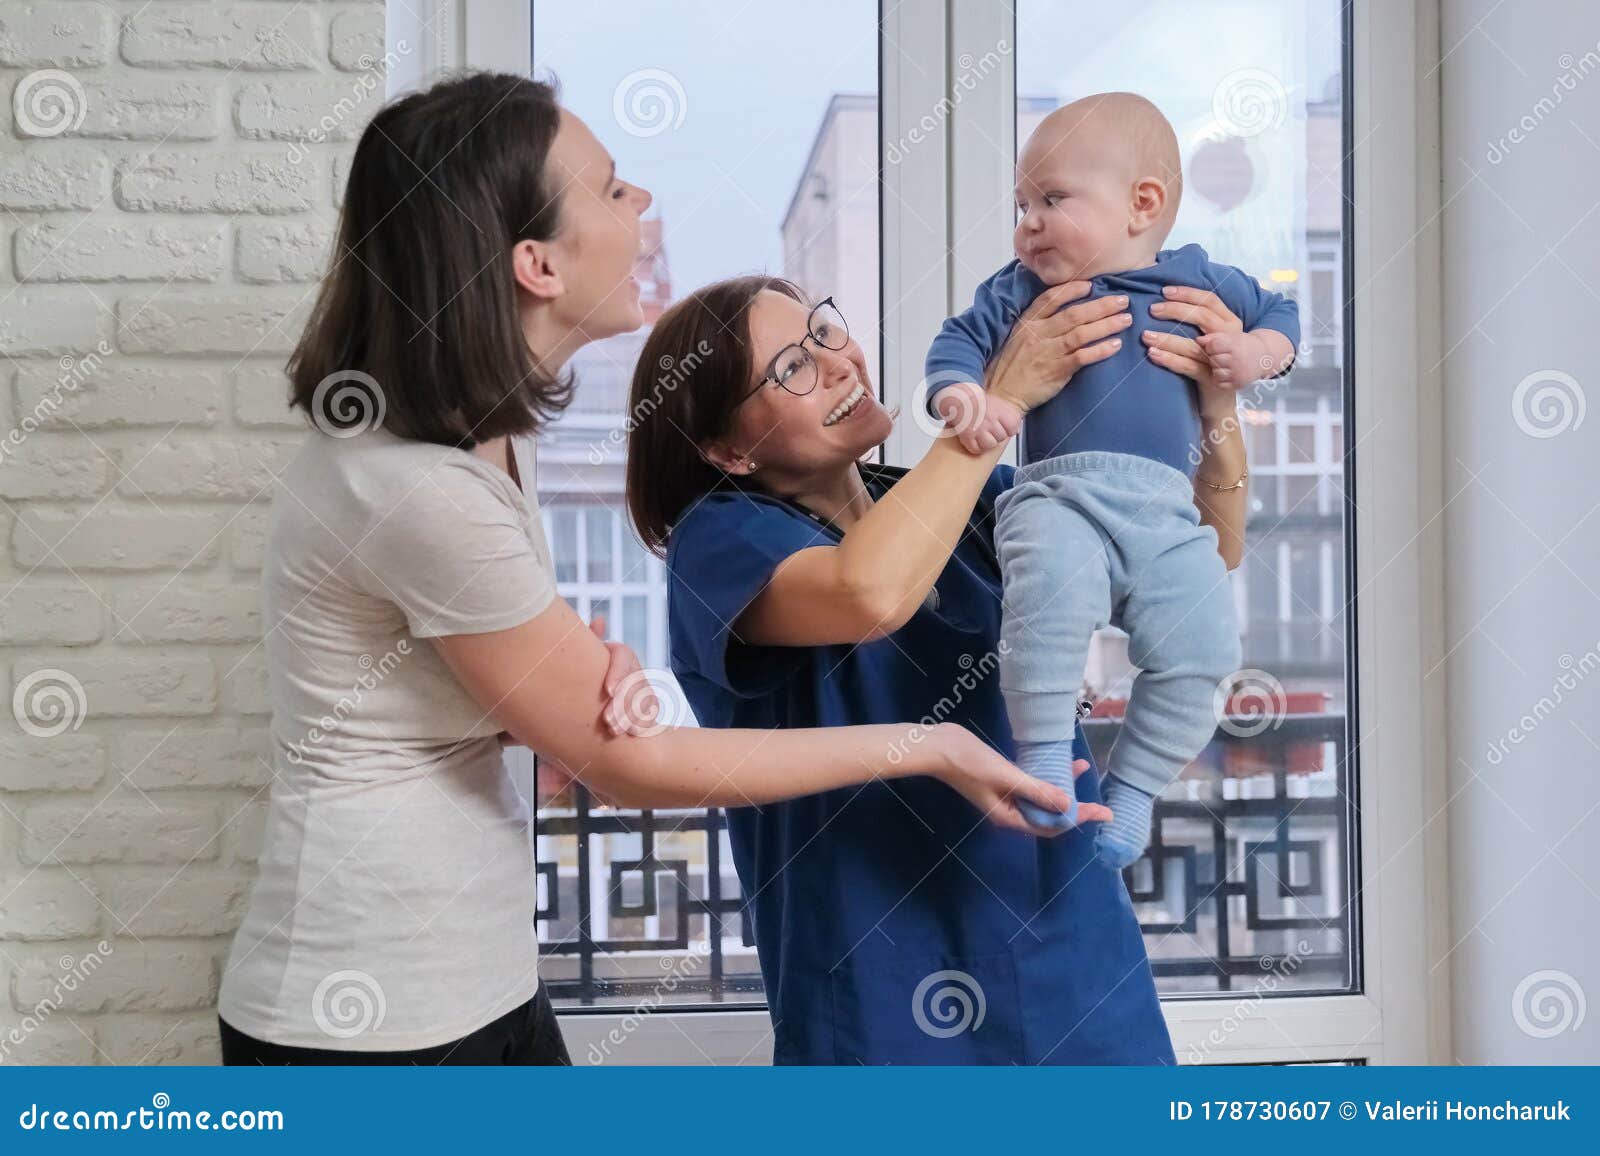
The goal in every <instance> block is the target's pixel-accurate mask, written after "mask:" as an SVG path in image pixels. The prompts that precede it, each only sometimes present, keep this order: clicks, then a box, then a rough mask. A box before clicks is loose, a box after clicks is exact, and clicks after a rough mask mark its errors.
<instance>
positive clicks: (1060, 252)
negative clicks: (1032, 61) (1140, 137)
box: [1012, 125, 1130, 285]
mask: <svg viewBox="0 0 1600 1156" xmlns="http://www.w3.org/2000/svg"><path fill="white" fill-rule="evenodd" d="M1126 167H1127V162H1126V159H1125V157H1124V156H1122V155H1119V150H1118V149H1117V148H1116V147H1115V145H1114V143H1113V142H1110V141H1107V140H1104V139H1101V134H1099V133H1096V132H1094V131H1093V130H1091V129H1089V128H1088V127H1087V126H1082V125H1080V126H1078V128H1077V129H1076V130H1073V131H1066V132H1048V131H1046V130H1044V129H1043V128H1042V127H1041V130H1040V131H1038V132H1035V133H1034V135H1033V136H1032V137H1030V138H1029V139H1028V142H1027V144H1025V145H1024V146H1023V149H1022V153H1021V155H1020V156H1018V158H1017V188H1016V198H1017V228H1016V232H1015V233H1014V234H1013V236H1012V246H1013V248H1014V249H1015V250H1016V254H1017V259H1018V260H1019V261H1021V262H1022V263H1023V265H1025V266H1027V268H1029V269H1030V270H1032V271H1033V272H1034V273H1035V274H1036V275H1037V276H1038V277H1039V279H1040V280H1041V281H1043V282H1045V284H1047V285H1060V284H1062V283H1063V282H1066V281H1071V280H1073V279H1075V278H1079V277H1093V276H1095V275H1096V274H1099V273H1110V272H1116V271H1119V270H1120V269H1122V268H1124V267H1125V266H1124V265H1123V264H1122V263H1121V262H1122V261H1123V259H1124V254H1125V252H1126V250H1127V243H1128V235H1129V234H1128V222H1129V203H1130V202H1129V196H1130V184H1129V182H1128V180H1127V179H1126V178H1125V174H1126Z"/></svg>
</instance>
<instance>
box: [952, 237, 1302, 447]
mask: <svg viewBox="0 0 1600 1156" xmlns="http://www.w3.org/2000/svg"><path fill="white" fill-rule="evenodd" d="M1167 285H1188V286H1191V287H1193V288H1196V289H1210V290H1211V291H1212V292H1214V293H1216V295H1217V296H1218V297H1220V298H1221V299H1222V301H1223V303H1224V304H1225V305H1227V307H1228V308H1229V309H1231V310H1233V312H1234V314H1235V315H1236V316H1237V317H1238V318H1239V320H1240V321H1242V322H1243V323H1244V327H1245V329H1246V330H1252V329H1273V330H1276V331H1277V332H1279V333H1281V334H1283V335H1284V336H1285V337H1287V338H1288V339H1289V342H1290V344H1292V345H1295V346H1298V345H1299V344H1300V312H1299V308H1298V307H1297V306H1296V304H1295V303H1294V302H1293V301H1291V300H1290V299H1289V298H1287V297H1284V296H1283V295H1282V294H1279V293H1272V292H1269V291H1267V290H1265V289H1263V288H1262V287H1261V286H1260V284H1259V283H1257V281H1256V279H1255V278H1254V277H1252V276H1250V275H1249V274H1248V273H1246V272H1244V271H1243V270H1241V269H1235V268H1234V267H1233V266H1231V265H1218V264H1216V263H1215V262H1213V261H1212V260H1211V259H1210V258H1209V257H1207V256H1206V251H1205V250H1204V249H1202V248H1201V247H1200V246H1199V245H1185V246H1184V247H1183V248H1181V249H1163V250H1162V251H1161V252H1160V253H1158V254H1156V263H1155V264H1154V265H1147V266H1146V267H1145V268H1143V269H1133V270H1130V271H1129V272H1126V273H1106V274H1102V275H1101V276H1098V277H1094V278H1091V279H1090V282H1089V293H1088V297H1087V298H1084V299H1085V300H1088V299H1090V298H1096V297H1104V296H1107V295H1108V294H1117V293H1123V294H1126V295H1127V297H1128V308H1129V311H1130V312H1131V313H1132V314H1133V324H1132V325H1130V326H1128V328H1127V329H1125V330H1124V331H1123V332H1122V348H1121V349H1119V350H1117V352H1116V353H1113V354H1112V355H1111V356H1110V357H1108V358H1106V359H1105V360H1104V361H1099V362H1096V363H1095V364H1093V365H1086V366H1084V367H1083V368H1082V369H1080V370H1078V372H1077V373H1076V374H1074V375H1073V378H1072V380H1071V381H1070V382H1068V383H1067V387H1066V388H1065V389H1063V390H1062V391H1061V392H1060V393H1058V394H1056V396H1055V397H1053V398H1051V399H1050V400H1049V401H1047V402H1045V403H1044V404H1043V405H1042V406H1040V407H1039V408H1038V409H1036V410H1034V411H1033V412H1031V413H1030V414H1028V417H1027V419H1026V421H1024V423H1023V429H1022V461H1023V464H1024V465H1026V464H1027V463H1029V462H1036V461H1041V460H1043V459H1045V458H1050V457H1055V456H1057V455H1058V454H1069V453H1077V452H1079V451H1083V450H1104V451H1110V452H1113V453H1124V454H1136V455H1138V456H1139V457H1146V458H1154V459H1155V460H1156V461H1159V462H1165V463H1166V464H1167V465H1169V466H1171V467H1172V468H1173V469H1175V470H1178V471H1180V472H1182V473H1183V474H1185V475H1189V476H1193V474H1194V471H1195V467H1196V465H1197V464H1198V461H1199V458H1198V453H1197V452H1196V447H1197V446H1198V445H1199V442H1200V411H1199V401H1198V397H1197V395H1196V393H1195V386H1194V383H1193V382H1191V381H1190V380H1189V379H1188V378H1186V377H1182V376H1180V375H1178V374H1176V373H1173V372H1172V371H1171V370H1170V369H1162V368H1161V367H1160V366H1158V365H1156V364H1155V362H1153V361H1151V360H1150V359H1149V358H1148V357H1147V356H1146V355H1145V353H1146V348H1145V344H1144V340H1143V338H1142V337H1141V334H1143V333H1144V332H1145V331H1146V330H1156V331H1158V332H1168V333H1179V334H1182V335H1183V336H1185V337H1196V336H1198V335H1199V330H1197V329H1196V328H1195V327H1194V326H1192V325H1187V324H1183V323H1180V322H1174V321H1161V320H1159V319H1157V318H1155V317H1152V316H1150V306H1152V305H1154V304H1155V303H1156V302H1157V301H1161V300H1164V298H1163V297H1162V295H1161V290H1162V288H1163V287H1164V286H1167ZM1046 288H1048V286H1046V285H1045V283H1044V282H1043V281H1041V280H1040V279H1039V278H1038V277H1037V276H1036V275H1035V274H1033V273H1032V272H1031V271H1030V270H1028V269H1027V268H1026V267H1024V266H1023V264H1022V262H1020V261H1012V262H1011V263H1010V264H1009V265H1007V266H1006V267H1005V268H1003V269H1001V270H1000V271H999V272H998V273H996V274H995V275H994V276H992V277H990V278H989V279H988V280H987V281H985V282H984V283H983V284H982V285H980V286H978V292H977V294H976V296H975V299H974V301H973V304H972V308H970V309H968V310H967V311H966V312H964V313H960V314H958V315H956V316H955V317H952V318H950V319H949V320H948V321H946V322H945V323H944V326H943V328H941V329H940V331H939V335H938V336H937V337H935V338H934V339H933V344H932V345H930V346H929V347H928V358H927V380H928V404H929V407H930V410H931V408H932V404H933V397H934V395H935V394H936V393H937V392H938V391H939V389H940V388H941V387H942V386H944V385H950V384H954V383H955V382H958V381H975V382H980V383H981V382H982V381H983V370H984V367H985V366H986V365H987V364H988V363H989V360H990V358H992V357H993V356H994V355H995V354H996V353H998V352H999V351H1000V347H1001V346H1002V345H1004V344H1005V340H1006V337H1007V335H1009V334H1010V332H1011V326H1012V325H1013V324H1014V323H1015V322H1016V320H1017V318H1018V317H1019V316H1020V315H1021V314H1022V311H1023V310H1025V309H1026V308H1027V307H1028V306H1029V305H1030V304H1031V303H1032V302H1033V299H1034V298H1035V297H1037V296H1038V295H1039V294H1040V293H1043V292H1044V291H1045V289H1046Z"/></svg>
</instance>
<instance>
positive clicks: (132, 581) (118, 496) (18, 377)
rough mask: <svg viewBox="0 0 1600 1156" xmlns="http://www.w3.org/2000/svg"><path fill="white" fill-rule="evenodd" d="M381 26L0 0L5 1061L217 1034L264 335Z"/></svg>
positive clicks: (292, 324) (245, 731)
mask: <svg viewBox="0 0 1600 1156" xmlns="http://www.w3.org/2000/svg"><path fill="white" fill-rule="evenodd" d="M383 56H384V43H383V4H382V3H381V2H380V0H334V2H301V3H291V2H287V0H240V2H235V3H228V2H224V0H218V2H216V3H192V2H191V3H178V2H171V0H150V2H146V0H127V2H122V0H115V2H108V0H94V2H88V0H77V2H65V3H38V4H35V3H24V2H21V0H0V85H3V89H4V94H5V101H4V107H3V108H0V117H3V118H4V127H3V129H0V664H3V670H4V672H5V677H6V684H5V685H6V689H7V690H8V692H10V693H9V694H8V697H11V698H12V699H13V700H14V705H13V709H12V710H10V711H0V1063H19V1062H20V1063H74V1064H78V1063H88V1064H93V1063H102V1064H104V1063H116V1064H139V1063H145V1064H153V1063H210V1062H215V1060H216V1059H217V1039H216V1026H215V1019H214V1016H215V1003H216V993H217V985H218V982H219V979H220V971H221V966H222V962H223V959H224V957H225V955H226V952H227V948H228V943H229V940H230V938H231V936H232V933H233V931H234V929H235V928H236V927H237V926H238V922H239V919H240V916H241V914H242V911H243V905H244V902H245V898H246V896H247V894H248V891H249V886H250V883H251V880H252V878H253V870H254V868H253V864H254V859H255V856H256V854H257V849H258V846H259V842H260V835H261V823H262V816H263V809H264V805H265V799H266V792H267V788H268V784H269V782H270V778H271V774H270V771H269V768H268V764H267V763H266V762H265V761H264V760H265V757H266V755H267V751H268V747H267V729H266V724H267V718H266V713H265V712H266V701H265V699H266V693H265V669H264V665H263V662H262V656H261V652H260V650H259V647H258V642H259V639H260V632H261V621H260V615H259V611H258V609H257V593H258V582H257V575H258V571H259V568H260V565H261V550H262V537H263V534H264V531H265V525H266V512H267V501H266V499H267V497H268V496H269V491H270V486H271V483H272V480H273V478H274V476H275V475H276V474H277V472H278V471H280V470H281V469H283V467H284V464H285V463H286V462H287V461H288V459H289V456H290V455H291V454H292V452H293V450H294V448H295V446H296V444H297V442H298V440H299V437H300V436H301V434H300V432H299V431H300V430H301V429H302V428H303V426H302V425H301V423H300V422H299V421H298V419H297V418H295V417H293V416H291V415H290V413H289V411H288V410H287V408H286V403H285V401H284V393H285V388H286V386H285V382H284V379H283V375H282V365H283V360H284V355H285V354H286V353H287V352H288V351H289V349H290V348H291V347H292V346H293V343H294V340H295V337H296V335H297V333H298V329H299V327H300V325H301V324H303V321H304V318H305V312H306V309H307V306H308V305H309V303H310V300H311V294H312V292H313V290H314V289H315V282H316V279H317V278H318V277H319V276H320V274H321V271H322V269H323V267H324V265H325V262H326V260H327V254H328V247H329V242H330V238H331V235H332V227H333V218H334V210H335V207H336V205H337V202H338V193H337V189H338V187H339V182H341V181H342V179H343V177H344V173H345V164H344V163H343V162H344V159H345V158H346V157H347V155H348V152H349V150H350V148H351V144H350V142H351V141H353V140H354V139H355V137H356V136H357V135H358V134H359V132H360V129H361V126H362V125H363V124H364V123H365V121H366V118H367V117H368V116H370V115H371V113H372V112H373V111H374V110H375V109H376V108H377V107H378V105H379V103H380V102H381V100H382V99H383V90H384V82H383V71H384V65H385V62H384V60H383ZM391 63H392V62H391ZM55 692H61V693H62V694H64V695H65V697H64V698H57V699H54V700H53V699H52V694H53V693H55ZM19 693H20V695H21V703H22V706H23V711H22V714H21V717H20V718H19V717H18V715H17V711H16V709H15V703H16V696H17V695H18V694H19ZM80 695H81V697H80ZM52 701H54V703H55V705H56V706H58V707H62V706H64V707H65V709H66V711H67V715H68V717H70V719H71V722H70V724H67V725H64V726H63V724H64V723H65V722H66V720H65V719H62V718H61V716H59V715H51V714H49V713H48V712H49V709H50V705H51V703H52ZM30 704H31V706H32V708H33V710H34V713H29V706H30ZM80 704H81V710H80ZM58 719H59V720H60V721H56V720H58ZM52 730H60V731H61V733H59V734H50V733H48V732H49V731H52Z"/></svg>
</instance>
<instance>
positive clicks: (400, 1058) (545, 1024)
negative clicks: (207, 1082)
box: [217, 985, 572, 1067]
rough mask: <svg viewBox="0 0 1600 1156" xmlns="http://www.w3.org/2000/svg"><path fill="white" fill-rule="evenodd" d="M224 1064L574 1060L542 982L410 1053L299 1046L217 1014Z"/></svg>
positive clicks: (488, 1062)
mask: <svg viewBox="0 0 1600 1156" xmlns="http://www.w3.org/2000/svg"><path fill="white" fill-rule="evenodd" d="M217 1027H218V1029H219V1030H220V1031H221V1033H222V1062H223V1063H224V1064H229V1065H232V1064H273V1065H280V1064H355V1065H360V1066H368V1065H372V1064H426V1065H428V1066H430V1067H433V1066H437V1065H439V1064H479V1065H484V1064H493V1065H499V1064H570V1063H572V1060H571V1058H570V1057H569V1056H568V1055H567V1045H566V1041H564V1040H563V1039H562V1038H561V1026H560V1025H559V1024H558V1023H556V1013H555V1009H554V1008H553V1007H551V1006H550V997H549V996H547V995H545V993H544V987H543V985H540V987H539V990H538V992H537V993H535V995H534V997H533V998H532V999H530V1000H529V1001H528V1002H527V1003H525V1004H522V1005H521V1006H520V1007H515V1008H512V1009H511V1010H510V1011H508V1012H507V1013H506V1014H505V1015H503V1016H501V1017H500V1018H499V1019H497V1020H495V1021H494V1022H493V1023H488V1024H484V1025H483V1027H481V1028H479V1029H478V1030H477V1031H475V1032H473V1033H472V1034H470V1035H466V1036H462V1037H461V1038H460V1039H459V1040H456V1041H455V1042H454V1043H448V1044H438V1045H436V1046H434V1047H431V1048H419V1049H418V1050H416V1051H411V1052H355V1051H340V1050H338V1049H336V1048H294V1047H288V1046H285V1045H283V1044H269V1043H266V1042H265V1041H262V1040H258V1039H256V1038H255V1037H254V1036H247V1035H245V1034H244V1033H243V1032H241V1031H240V1030H239V1029H238V1028H235V1027H234V1026H233V1025H231V1024H229V1023H228V1022H227V1021H226V1020H224V1019H223V1018H222V1017H221V1016H218V1017H217Z"/></svg>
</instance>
